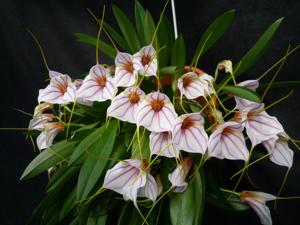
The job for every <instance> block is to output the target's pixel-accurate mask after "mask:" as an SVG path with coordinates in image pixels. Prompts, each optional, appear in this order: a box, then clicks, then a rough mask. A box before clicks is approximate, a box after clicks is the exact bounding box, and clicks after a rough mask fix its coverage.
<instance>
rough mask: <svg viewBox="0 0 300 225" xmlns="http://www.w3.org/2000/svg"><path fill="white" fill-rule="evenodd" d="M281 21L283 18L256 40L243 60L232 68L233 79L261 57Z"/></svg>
mask: <svg viewBox="0 0 300 225" xmlns="http://www.w3.org/2000/svg"><path fill="white" fill-rule="evenodd" d="M283 19H284V18H280V19H278V20H276V21H275V22H274V23H273V24H271V25H270V26H269V27H268V29H267V30H266V31H265V32H264V33H263V34H262V36H261V37H260V38H259V39H258V41H257V42H256V43H255V44H254V45H253V47H252V48H251V49H250V50H249V51H248V52H247V53H246V55H244V56H243V58H242V59H241V60H240V62H239V63H238V64H237V65H236V66H235V68H234V75H235V77H238V76H239V75H241V74H242V73H244V72H245V71H246V70H248V69H249V68H250V67H251V66H252V65H253V64H254V63H255V62H256V61H257V60H258V59H259V58H260V57H261V55H262V53H263V52H264V51H265V50H266V48H267V46H268V45H269V43H270V41H271V40H272V38H273V36H274V34H275V33H276V31H277V29H278V27H279V26H280V24H281V22H282V21H283Z"/></svg>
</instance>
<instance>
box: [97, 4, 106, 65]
mask: <svg viewBox="0 0 300 225" xmlns="http://www.w3.org/2000/svg"><path fill="white" fill-rule="evenodd" d="M104 15H105V5H103V10H102V18H101V21H100V27H99V31H98V35H97V41H96V64H98V63H99V41H100V35H101V31H102V27H103V20H104Z"/></svg>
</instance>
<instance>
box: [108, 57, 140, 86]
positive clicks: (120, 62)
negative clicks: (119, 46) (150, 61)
mask: <svg viewBox="0 0 300 225" xmlns="http://www.w3.org/2000/svg"><path fill="white" fill-rule="evenodd" d="M115 64H116V69H115V76H114V81H115V85H116V86H117V87H130V86H132V85H134V83H135V82H136V79H137V75H138V71H139V70H142V69H143V66H142V64H141V62H140V61H139V60H138V59H135V57H134V56H132V55H130V54H128V53H125V52H119V53H118V54H117V56H116V58H115Z"/></svg>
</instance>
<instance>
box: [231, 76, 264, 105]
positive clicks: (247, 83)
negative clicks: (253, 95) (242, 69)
mask: <svg viewBox="0 0 300 225" xmlns="http://www.w3.org/2000/svg"><path fill="white" fill-rule="evenodd" d="M237 86H240V87H246V88H249V89H251V90H254V91H255V90H256V88H258V86H259V82H258V80H246V81H243V82H241V83H238V84H237ZM234 99H235V102H236V108H237V109H240V110H242V109H244V108H246V107H248V106H251V105H255V104H257V103H256V102H253V101H250V100H246V99H243V98H239V97H237V96H234Z"/></svg>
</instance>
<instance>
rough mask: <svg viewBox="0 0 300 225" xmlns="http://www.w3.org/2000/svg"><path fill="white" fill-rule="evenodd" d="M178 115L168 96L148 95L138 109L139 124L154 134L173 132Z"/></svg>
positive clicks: (160, 94) (154, 93)
mask: <svg viewBox="0 0 300 225" xmlns="http://www.w3.org/2000/svg"><path fill="white" fill-rule="evenodd" d="M176 116H177V114H176V112H175V109H174V106H173V105H172V103H171V102H170V99H169V97H168V96H167V95H165V94H162V93H159V92H153V93H150V94H148V95H146V97H145V99H143V100H142V101H141V104H140V105H139V107H138V109H137V124H138V126H144V127H145V128H147V129H148V130H150V131H152V132H164V131H171V130H172V126H173V124H174V121H175V118H176Z"/></svg>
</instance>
